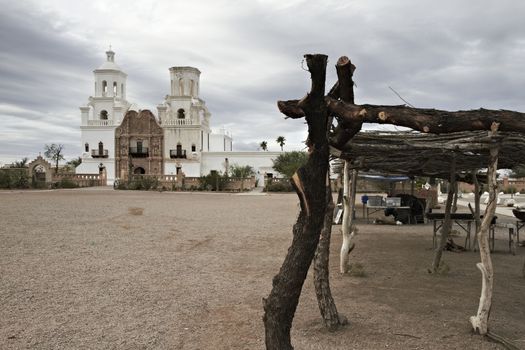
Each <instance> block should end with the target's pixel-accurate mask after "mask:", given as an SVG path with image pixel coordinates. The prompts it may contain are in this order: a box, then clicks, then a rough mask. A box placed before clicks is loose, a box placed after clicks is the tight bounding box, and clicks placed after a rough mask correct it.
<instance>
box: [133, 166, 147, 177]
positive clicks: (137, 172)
mask: <svg viewBox="0 0 525 350" xmlns="http://www.w3.org/2000/svg"><path fill="white" fill-rule="evenodd" d="M133 174H135V175H144V174H146V170H145V169H144V168H143V167H140V166H139V167H137V168H135V170H133Z"/></svg>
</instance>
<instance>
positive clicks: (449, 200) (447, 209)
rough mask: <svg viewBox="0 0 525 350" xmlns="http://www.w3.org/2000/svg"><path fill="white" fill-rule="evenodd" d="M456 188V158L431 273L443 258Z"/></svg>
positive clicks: (453, 160)
mask: <svg viewBox="0 0 525 350" xmlns="http://www.w3.org/2000/svg"><path fill="white" fill-rule="evenodd" d="M455 188H456V157H454V158H453V159H452V164H451V167H450V184H449V186H448V194H447V204H446V205H445V219H444V220H443V225H442V226H441V239H440V241H439V244H438V245H437V247H436V250H435V251H434V261H433V262H432V272H433V273H436V272H437V271H438V268H439V265H440V263H441V257H442V256H443V249H445V245H446V244H447V239H448V235H449V233H450V229H451V228H452V219H451V217H450V213H451V209H452V201H453V197H454V192H455V191H454V189H455Z"/></svg>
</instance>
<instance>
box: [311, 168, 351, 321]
mask: <svg viewBox="0 0 525 350" xmlns="http://www.w3.org/2000/svg"><path fill="white" fill-rule="evenodd" d="M326 199H327V203H328V205H327V206H326V212H325V216H324V222H323V229H322V231H321V236H320V238H319V244H318V245H317V250H316V251H315V255H314V262H313V265H314V286H315V294H316V296H317V304H318V306H319V311H320V312H321V316H322V317H323V321H324V324H325V326H326V328H327V329H328V330H329V331H335V330H337V329H338V328H339V327H340V326H342V325H344V324H346V323H347V322H348V321H347V319H346V317H344V316H342V315H340V314H339V313H338V312H337V307H336V305H335V302H334V298H333V297H332V292H331V291H330V276H329V266H328V264H329V261H330V260H329V259H330V237H331V234H332V220H333V216H334V201H333V198H332V189H331V188H330V179H329V177H328V174H327V186H326Z"/></svg>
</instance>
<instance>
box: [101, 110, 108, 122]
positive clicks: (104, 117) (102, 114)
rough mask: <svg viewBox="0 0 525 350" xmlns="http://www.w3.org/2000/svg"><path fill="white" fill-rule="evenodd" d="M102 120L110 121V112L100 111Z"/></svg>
mask: <svg viewBox="0 0 525 350" xmlns="http://www.w3.org/2000/svg"><path fill="white" fill-rule="evenodd" d="M100 120H108V111H106V110H105V109H104V110H102V111H100Z"/></svg>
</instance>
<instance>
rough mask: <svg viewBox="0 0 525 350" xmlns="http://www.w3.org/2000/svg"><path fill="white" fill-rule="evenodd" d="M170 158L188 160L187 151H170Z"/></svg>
mask: <svg viewBox="0 0 525 350" xmlns="http://www.w3.org/2000/svg"><path fill="white" fill-rule="evenodd" d="M170 158H172V159H173V158H186V150H185V149H170Z"/></svg>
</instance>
